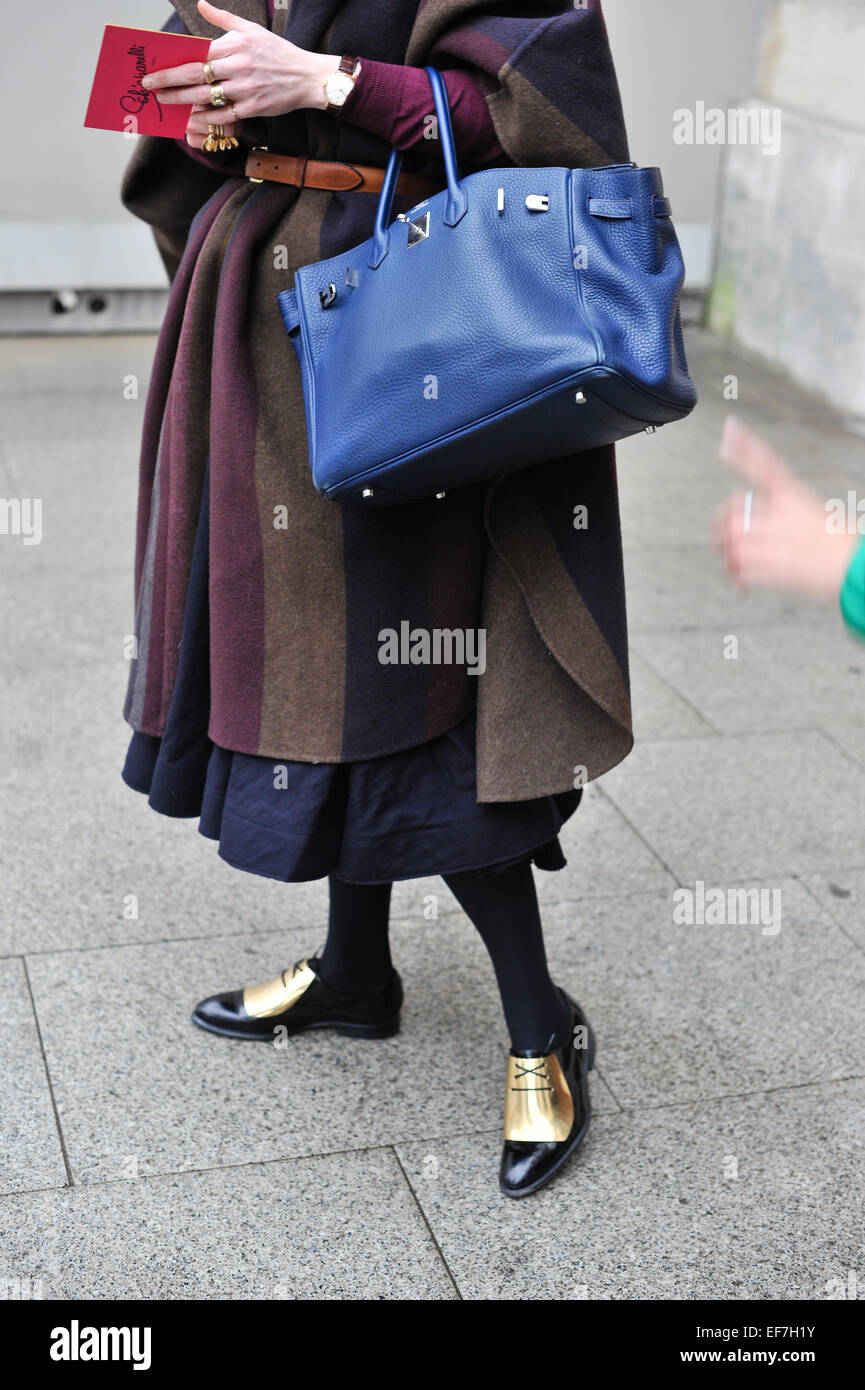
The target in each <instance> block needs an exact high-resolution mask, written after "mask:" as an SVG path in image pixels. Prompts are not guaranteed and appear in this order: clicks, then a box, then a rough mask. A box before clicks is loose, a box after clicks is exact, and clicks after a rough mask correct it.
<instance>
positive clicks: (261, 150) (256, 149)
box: [246, 145, 270, 183]
mask: <svg viewBox="0 0 865 1390" xmlns="http://www.w3.org/2000/svg"><path fill="white" fill-rule="evenodd" d="M249 153H250V154H269V153H270V151H269V149H268V148H267V145H253V147H252V149H251V150H250V151H249ZM246 177H247V178H248V179H249V182H250V183H264V179H263V178H260V179H255V178H253V176H252V174H247V176H246Z"/></svg>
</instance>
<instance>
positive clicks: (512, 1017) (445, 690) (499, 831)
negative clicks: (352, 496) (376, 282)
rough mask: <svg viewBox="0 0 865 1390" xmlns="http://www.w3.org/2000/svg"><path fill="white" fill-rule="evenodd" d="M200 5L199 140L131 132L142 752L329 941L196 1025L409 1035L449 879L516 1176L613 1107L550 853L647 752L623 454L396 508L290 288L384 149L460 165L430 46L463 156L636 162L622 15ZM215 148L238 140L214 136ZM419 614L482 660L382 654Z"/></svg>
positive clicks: (217, 1000) (366, 228) (171, 84)
mask: <svg viewBox="0 0 865 1390" xmlns="http://www.w3.org/2000/svg"><path fill="white" fill-rule="evenodd" d="M175 8H176V10H177V13H178V20H179V21H182V24H183V25H184V26H185V27H186V29H188V30H189V31H190V32H192V33H197V34H205V35H208V36H213V37H214V40H215V41H214V42H213V43H212V44H211V47H210V50H209V57H208V60H207V65H206V67H205V66H204V65H203V64H200V63H194V64H189V65H187V66H186V67H184V68H178V69H173V70H170V71H168V72H163V73H159V74H154V80H153V83H152V90H153V91H154V92H155V93H156V94H157V95H158V98H159V99H160V100H161V101H164V102H169V103H170V102H181V103H184V102H185V103H187V104H189V103H193V104H194V109H193V112H192V115H191V117H190V121H189V126H188V130H187V146H186V149H185V150H181V149H180V148H178V147H177V146H175V145H174V144H173V143H172V142H169V141H165V140H153V139H147V140H142V141H140V142H139V145H138V147H137V150H136V155H135V157H134V159H133V162H132V165H131V166H130V170H129V172H128V175H127V179H126V182H125V187H124V200H125V202H126V204H127V206H129V207H130V208H131V209H132V210H134V211H136V212H137V213H138V214H139V215H141V216H143V217H145V218H146V219H147V220H148V221H149V222H151V224H152V225H153V226H154V228H155V230H156V235H157V240H158V243H159V246H160V249H161V251H162V254H163V257H164V259H165V262H166V265H167V266H168V268H169V270H170V271H171V273H172V274H173V276H174V279H173V285H172V291H171V296H170V299H169V306H168V310H167V314H166V319H165V323H164V326H163V329H162V333H161V336H160V341H159V347H158V350H157V357H156V363H155V368H154V374H153V380H152V383H151V390H150V396H149V399H148V404H147V412H146V418H145V429H144V440H143V446H142V463H141V492H140V505H139V529H138V551H137V563H136V594H137V597H136V601H137V608H138V611H137V634H138V643H137V659H136V661H135V662H134V665H133V669H132V672H131V679H130V686H129V694H128V698H127V704H126V711H125V712H126V717H127V719H128V720H129V722H130V723H131V724H132V726H133V728H134V729H135V731H136V732H135V734H134V736H133V738H132V741H131V744H130V748H129V753H128V757H127V760H126V765H125V768H124V777H125V779H126V781H127V782H128V783H129V784H130V785H131V786H133V787H135V788H137V789H139V790H141V791H144V792H146V793H147V794H148V796H149V800H150V804H151V805H152V806H153V807H155V808H156V809H157V810H159V811H161V812H164V813H165V814H168V815H175V816H193V815H197V816H199V817H200V821H199V829H200V830H201V831H202V833H203V834H205V835H207V836H210V837H212V838H214V839H217V840H218V841H219V852H220V854H221V855H222V857H223V858H225V859H226V860H228V862H229V863H231V864H233V865H235V866H236V867H238V868H240V869H244V870H247V871H250V872H253V873H259V874H265V875H268V876H270V877H274V878H278V879H281V880H284V881H289V882H296V881H300V880H306V879H313V878H321V877H324V876H325V875H326V876H328V879H329V886H330V916H329V928H328V936H327V941H326V944H325V947H324V950H323V951H322V953H321V955H320V956H318V957H313V958H311V959H309V960H306V961H302V962H299V963H298V964H297V965H295V966H294V967H293V969H287V970H286V971H284V972H283V974H282V975H281V976H279V977H278V978H277V979H276V980H272V981H269V982H268V983H266V984H264V985H257V986H251V987H248V988H245V989H242V990H241V989H235V990H230V991H229V992H227V993H225V994H221V995H218V996H214V997H213V998H210V999H205V1000H204V1001H203V1002H202V1003H200V1004H199V1005H198V1007H197V1008H196V1010H195V1012H194V1015H193V1017H194V1020H195V1022H196V1023H198V1024H199V1025H200V1026H201V1027H203V1028H207V1029H210V1030H211V1031H212V1032H214V1033H218V1034H223V1035H226V1036H229V1037H235V1038H258V1039H268V1038H273V1036H274V1030H275V1029H279V1030H280V1031H281V1034H282V1035H284V1034H285V1033H299V1032H302V1031H305V1030H306V1029H309V1028H321V1027H326V1028H335V1029H337V1030H338V1031H339V1032H341V1033H343V1034H346V1035H348V1036H351V1037H357V1038H378V1037H387V1036H389V1035H391V1034H393V1033H395V1032H396V1031H397V1029H398V1026H399V1010H400V1004H401V1000H402V990H401V985H400V980H399V976H398V975H397V973H396V971H395V970H394V968H393V966H392V963H391V959H390V953H389V948H388V909H389V899H390V892H391V884H392V882H393V880H394V879H405V878H415V877H419V876H423V875H427V874H440V875H442V876H443V877H444V879H445V881H446V883H447V884H448V886H449V888H450V889H451V890H452V892H453V893H454V895H455V896H456V898H457V900H458V902H459V903H460V904H461V906H462V907H463V909H464V910H465V912H466V913H467V915H468V916H469V917H470V918H471V920H472V922H473V923H474V925H475V926H476V927H477V929H478V931H479V932H480V934H481V936H482V938H483V940H484V943H485V945H486V947H487V949H488V950H489V953H490V956H491V958H492V962H493V966H494V969H495V973H496V978H497V981H498V984H499V988H500V991H501V995H502V1003H503V1007H504V1013H505V1018H506V1022H507V1025H508V1029H509V1032H510V1036H511V1043H512V1050H511V1053H510V1057H509V1059H508V1074H507V1083H506V1087H507V1089H506V1115H505V1146H504V1153H503V1157H502V1165H501V1173H500V1182H501V1186H502V1188H503V1190H504V1191H505V1192H506V1193H507V1194H508V1195H510V1196H514V1197H520V1196H524V1195H525V1194H526V1193H528V1192H532V1191H535V1190H536V1189H537V1188H539V1187H541V1186H542V1185H543V1184H544V1183H545V1182H547V1181H548V1180H549V1179H550V1178H551V1177H552V1176H553V1174H554V1173H555V1172H557V1171H558V1170H559V1169H560V1168H561V1167H562V1165H563V1164H564V1163H565V1161H566V1160H567V1159H568V1158H569V1157H570V1155H571V1154H572V1153H573V1152H574V1151H575V1150H576V1148H577V1146H578V1145H579V1144H580V1142H581V1141H582V1139H583V1137H584V1135H585V1133H586V1129H587V1126H588V1121H589V1101H588V1090H587V1079H586V1078H587V1072H588V1069H589V1067H590V1066H591V1065H592V1060H593V1051H594V1041H593V1037H592V1033H591V1029H590V1028H589V1025H588V1023H587V1021H586V1019H585V1016H584V1015H583V1013H582V1010H581V1009H580V1007H579V1006H578V1005H577V1004H576V1003H574V1001H573V1000H572V999H571V998H570V997H569V995H567V994H566V993H565V992H564V990H562V989H561V988H559V987H558V986H557V985H555V984H554V983H553V981H552V980H551V979H550V976H549V973H548V970H547V965H546V958H545V952H544V943H543V934H542V929H541V922H540V917H539V912H538V904H537V898H536V895H535V888H534V880H533V876H532V863H534V864H536V865H537V866H539V867H541V868H546V869H550V870H555V869H559V868H561V867H563V865H564V862H565V861H564V859H563V856H562V852H561V849H560V846H559V843H558V839H557V835H558V831H559V830H560V828H561V826H562V824H563V823H564V821H565V820H566V819H567V818H568V817H569V816H570V815H571V814H572V813H573V812H574V810H575V809H576V806H577V804H578V802H579V800H580V797H581V794H582V790H581V789H582V785H583V783H584V782H585V781H586V780H589V779H591V778H593V777H597V776H599V775H600V774H601V773H603V772H604V771H606V770H607V768H609V767H612V766H614V765H615V764H616V763H617V762H619V761H620V760H621V759H622V758H623V757H625V756H626V754H627V752H628V751H629V749H630V747H631V743H632V736H631V727H630V704H629V696H628V675H627V651H626V630H625V612H624V595H623V582H622V568H621V544H620V535H619V521H618V504H617V495H616V480H615V463H614V457H613V451H612V450H611V449H604V450H597V451H595V452H593V453H591V454H584V455H582V456H580V458H579V459H578V460H574V459H563V460H557V461H555V462H553V463H550V464H545V465H542V466H539V467H535V468H531V469H528V470H525V471H523V472H517V473H514V474H510V475H509V476H508V477H507V478H504V479H500V480H498V481H496V482H495V483H493V484H490V485H486V484H484V485H482V486H474V487H471V488H464V489H461V490H457V491H456V492H454V493H452V494H449V495H448V496H447V497H445V498H444V499H441V500H433V501H430V502H422V503H416V504H411V505H407V506H400V507H395V508H385V509H382V510H380V511H365V510H363V508H362V507H361V506H359V505H357V504H355V505H346V506H341V505H338V504H335V503H333V502H330V501H327V500H326V499H324V498H322V497H321V496H319V494H317V493H316V491H315V489H314V488H313V486H312V482H311V479H310V474H309V468H308V462H307V450H306V439H305V432H304V414H303V402H302V394H301V389H300V381H299V371H298V368H297V364H296V360H295V356H294V350H293V348H292V346H291V344H290V343H289V342H288V340H287V338H286V336H285V333H284V331H283V328H282V323H281V319H280V316H279V313H278V309H277V304H276V297H277V294H278V293H279V292H280V291H281V290H283V289H285V288H287V287H289V286H290V285H291V283H292V274H293V271H294V270H295V269H296V268H297V267H298V266H300V265H303V264H306V263H309V262H313V261H316V260H319V259H322V258H324V257H326V256H329V255H332V254H334V253H336V252H339V251H342V250H346V249H349V248H350V247H352V246H354V245H357V244H358V243H360V242H362V241H364V240H365V239H366V238H367V237H368V236H369V235H370V234H371V232H372V226H373V218H374V214H375V208H376V203H377V194H376V188H377V187H378V186H380V179H381V169H382V168H383V166H384V164H385V163H386V161H387V157H388V153H389V150H390V146H391V144H393V143H396V144H398V145H400V147H401V148H402V149H403V150H405V152H406V157H405V161H404V171H405V172H404V182H403V183H401V185H400V187H399V190H398V192H399V197H400V199H401V202H400V204H399V207H400V208H402V209H403V210H406V209H407V208H408V207H411V206H412V205H413V204H414V203H416V202H417V201H418V199H419V197H423V196H424V195H425V193H427V192H429V191H432V190H434V189H437V188H441V187H442V186H443V182H444V180H443V171H442V165H441V162H440V159H439V156H438V154H437V151H436V141H435V138H434V136H435V128H434V123H432V122H431V120H430V115H429V113H430V111H431V110H432V99H431V93H430V90H429V83H428V79H427V78H426V75H425V74H424V73H423V72H422V68H423V66H424V65H425V64H432V65H435V66H437V67H439V68H440V69H441V70H442V71H443V72H444V74H445V80H446V82H447V85H448V90H449V95H450V99H451V104H452V108H453V118H454V127H455V138H456V143H457V149H458V152H459V154H460V157H461V160H462V163H463V168H464V170H465V169H471V168H472V167H480V166H485V167H486V166H494V165H495V164H508V163H511V164H520V165H535V166H540V165H544V164H547V165H589V164H605V163H610V162H618V161H621V160H623V159H626V158H627V145H626V140H625V134H624V127H623V122H622V113H621V106H620V102H619V97H618V91H617V87H616V80H615V74H614V71H613V67H612V62H611V59H610V54H609V48H608V44H607V37H606V31H605V27H604V22H603V18H602V16H601V12H600V7H599V5H598V4H596V3H590V4H588V5H587V6H584V7H578V8H575V7H574V6H573V5H571V4H570V3H567V4H553V5H538V4H536V5H532V4H530V3H526V4H524V5H510V4H508V5H504V4H503V6H502V9H503V11H506V13H503V14H501V15H497V14H495V13H491V12H490V9H489V7H488V6H487V5H486V4H484V5H482V4H479V3H478V2H477V0H426V3H418V0H388V2H387V3H385V2H384V0H345V3H339V0H293V3H291V4H290V6H289V7H288V11H287V13H286V9H285V7H281V8H278V9H276V10H275V13H272V12H271V13H269V12H268V8H267V6H266V0H243V3H242V4H240V3H239V4H237V5H236V6H235V9H236V10H237V11H238V12H239V13H237V14H234V13H228V12H226V11H223V10H218V9H216V8H214V7H213V6H212V5H210V4H208V3H206V0H201V3H200V4H199V5H198V7H197V11H196V8H195V7H194V6H193V4H192V3H191V0H176V5H175ZM199 12H200V13H199ZM223 31H225V32H224V33H223ZM218 35H221V36H218ZM577 73H578V74H579V80H576V77H575V74H577ZM214 102H215V103H216V105H214ZM211 128H212V129H211ZM220 130H221V134H220ZM208 136H210V139H208ZM430 137H432V138H430ZM220 139H221V140H222V143H223V145H224V144H225V143H226V142H227V140H229V139H236V140H237V141H238V149H237V150H236V151H233V152H232V151H228V150H224V151H222V152H219V151H217V152H216V153H206V152H205V148H207V149H210V150H212V147H213V143H214V140H215V141H216V142H217V144H218V142H219V140H220ZM253 146H266V147H267V151H268V154H267V158H266V159H262V158H261V157H260V156H255V155H252V156H251V157H250V154H249V152H250V149H251V147H253ZM276 155H281V156H287V157H284V158H281V159H275V158H274V156H276ZM244 171H245V172H246V174H247V175H250V174H251V175H253V176H254V179H255V180H257V181H251V180H250V178H249V177H244ZM263 174H266V175H267V177H266V178H265V180H264V181H263V182H262V181H261V176H262V175H263ZM279 180H281V181H279ZM301 184H302V187H300V186H299V185H301ZM398 210H399V209H398ZM406 313H411V305H406ZM382 331H383V332H386V331H387V325H386V324H384V325H382ZM418 332H419V333H422V332H423V324H422V323H419V324H418ZM466 372H467V373H470V372H471V364H470V363H467V364H466ZM418 408H419V409H422V408H423V404H422V400H419V404H418ZM369 426H370V429H374V428H375V409H374V402H371V403H370V422H369ZM583 508H587V513H585V514H584V513H583V512H582V509H583ZM577 512H579V514H580V515H581V516H583V515H586V514H587V516H588V525H587V526H584V525H581V527H580V529H576V522H575V515H576V514H577ZM403 623H408V624H409V625H410V630H411V632H412V633H415V632H421V634H423V633H427V634H429V633H432V632H443V631H444V632H450V633H453V632H456V633H459V634H463V636H464V638H465V642H464V651H463V657H465V659H461V660H460V661H455V660H454V661H452V662H451V663H450V664H441V663H438V664H434V663H429V662H424V660H423V659H422V658H421V659H418V657H417V654H415V657H414V659H411V658H410V659H409V660H400V661H397V662H395V663H390V662H384V661H383V660H382V634H384V633H387V632H390V631H393V632H400V631H401V630H402V628H401V625H402V624H403ZM421 647H422V644H421ZM480 651H483V654H484V660H483V662H479V661H475V662H474V664H473V663H472V661H471V660H470V659H469V654H470V653H471V654H473V655H475V656H476V655H477V653H478V652H480Z"/></svg>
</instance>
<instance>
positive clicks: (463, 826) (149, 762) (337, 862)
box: [122, 479, 582, 883]
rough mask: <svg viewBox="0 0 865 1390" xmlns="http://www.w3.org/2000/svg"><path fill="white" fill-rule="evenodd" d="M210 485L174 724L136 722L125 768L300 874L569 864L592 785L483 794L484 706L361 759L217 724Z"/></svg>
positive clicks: (279, 874)
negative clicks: (308, 754)
mask: <svg viewBox="0 0 865 1390" xmlns="http://www.w3.org/2000/svg"><path fill="white" fill-rule="evenodd" d="M208 513H209V501H208V487H207V479H205V485H204V490H203V496H202V503H201V510H200V512H199V518H198V526H197V531H196V538H195V548H194V552H193V559H192V566H191V570H190V576H189V586H188V589H187V595H186V606H185V610H184V618H183V635H182V640H181V647H180V661H179V666H178V673H177V679H176V681H175V685H174V691H173V694H172V700H171V706H170V709H169V713H168V719H167V722H166V726H165V730H164V733H163V735H162V737H161V738H157V737H155V736H153V735H151V734H143V733H138V732H136V733H134V734H133V736H132V739H131V741H130V744H129V748H128V751H127V754H126V761H125V764H124V767H123V774H122V775H123V780H124V781H125V782H126V783H127V785H128V786H130V787H132V788H134V790H136V791H140V792H143V793H144V794H145V795H146V796H147V797H148V801H149V804H150V805H151V806H152V807H153V809H154V810H155V811H159V812H161V814H163V815H166V816H183V817H190V816H198V817H199V823H198V829H199V831H200V832H201V834H202V835H206V836H207V837H208V838H209V839H212V840H217V841H218V842H219V854H220V856H221V858H223V859H224V860H226V862H227V863H229V864H231V865H233V866H234V867H235V868H237V869H244V870H246V871H247V872H248V873H254V874H262V875H264V876H265V877H266V878H275V879H280V880H281V881H283V882H287V883H298V882H303V881H306V880H309V879H316V878H324V877H325V876H326V875H328V874H334V875H335V876H336V877H337V878H339V879H342V880H344V881H345V882H347V883H386V882H391V881H393V880H395V879H407V878H423V877H426V876H427V875H432V874H449V873H460V872H462V871H464V870H468V869H474V870H487V871H489V872H496V871H497V870H500V869H502V868H505V867H508V866H510V865H512V864H516V863H519V862H521V861H523V860H526V859H529V860H531V861H533V862H534V863H535V864H536V865H537V866H538V867H539V868H542V869H561V868H564V865H565V858H564V855H563V854H562V850H561V846H560V844H559V841H558V838H557V837H558V832H559V830H560V829H561V827H562V825H563V824H564V822H565V821H566V820H567V818H568V817H569V816H570V815H572V814H573V812H574V811H575V810H576V808H577V806H578V805H579V802H580V798H581V795H582V792H581V791H580V790H579V789H575V790H574V791H568V792H563V793H560V794H557V795H554V796H544V797H538V798H537V799H535V800H532V801H514V802H488V803H481V802H479V801H478V800H477V787H476V782H475V766H476V763H475V713H474V711H472V712H471V713H470V714H468V715H467V716H466V718H465V719H464V720H463V721H462V722H461V723H460V724H458V725H457V726H456V727H455V728H453V729H449V730H448V732H447V733H444V734H440V735H439V736H438V737H437V738H433V739H430V740H429V741H428V742H426V743H422V744H419V745H418V746H417V747H416V748H407V749H404V750H403V751H402V752H399V753H391V754H388V755H387V756H385V757H382V758H371V759H368V760H366V761H361V762H351V763H304V762H293V761H284V762H280V761H279V760H278V759H276V758H269V757H268V758H264V757H257V756H255V755H253V754H250V753H236V752H233V751H232V750H230V749H228V748H221V747H220V746H219V745H218V744H214V743H213V742H212V741H211V740H210V739H209V738H208V736H207V727H208V720H209V714H210V681H209V621H208V574H207V554H208Z"/></svg>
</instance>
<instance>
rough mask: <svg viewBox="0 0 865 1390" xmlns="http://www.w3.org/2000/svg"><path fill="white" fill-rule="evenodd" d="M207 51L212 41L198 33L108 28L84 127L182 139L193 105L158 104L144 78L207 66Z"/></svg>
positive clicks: (108, 25) (122, 27) (111, 25)
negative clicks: (191, 65)
mask: <svg viewBox="0 0 865 1390" xmlns="http://www.w3.org/2000/svg"><path fill="white" fill-rule="evenodd" d="M209 48H210V39H201V38H197V37H196V36H195V35H194V34H166V33H163V32H162V30H160V29H128V28H126V27H125V26H123V25H119V24H106V26H105V34H104V36H103V39H102V48H101V49H100V52H99V61H98V63H97V64H96V76H95V77H94V79H93V87H92V90H91V92H90V102H89V105H88V107H87V115H86V116H85V117H84V124H85V125H86V126H95V127H96V129H97V130H125V131H128V132H131V133H134V134H138V135H166V136H169V137H170V138H173V139H182V138H183V135H184V133H185V131H186V123H187V121H188V120H189V112H190V110H191V107H189V106H173V105H171V106H162V105H160V103H159V102H158V101H157V100H156V97H155V96H154V95H153V93H152V92H148V91H147V90H146V89H145V88H144V87H142V85H141V79H142V77H143V76H144V74H145V73H147V72H157V71H159V70H160V69H161V68H178V67H180V66H181V65H182V64H183V63H203V62H204V61H205V59H206V58H207V53H208V49H209ZM202 81H204V78H203V77H202Z"/></svg>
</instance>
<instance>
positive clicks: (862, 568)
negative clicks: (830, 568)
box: [841, 540, 865, 638]
mask: <svg viewBox="0 0 865 1390" xmlns="http://www.w3.org/2000/svg"><path fill="white" fill-rule="evenodd" d="M841 613H842V615H843V617H844V621H845V623H846V624H847V626H848V628H850V630H851V632H854V633H855V634H856V635H857V637H862V638H865V540H863V541H861V542H860V544H859V546H858V547H857V549H856V550H855V552H854V554H853V559H852V560H851V561H850V566H849V569H848V570H847V575H846V578H845V580H844V583H843V584H842V585H841Z"/></svg>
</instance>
